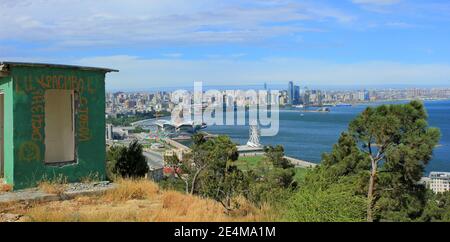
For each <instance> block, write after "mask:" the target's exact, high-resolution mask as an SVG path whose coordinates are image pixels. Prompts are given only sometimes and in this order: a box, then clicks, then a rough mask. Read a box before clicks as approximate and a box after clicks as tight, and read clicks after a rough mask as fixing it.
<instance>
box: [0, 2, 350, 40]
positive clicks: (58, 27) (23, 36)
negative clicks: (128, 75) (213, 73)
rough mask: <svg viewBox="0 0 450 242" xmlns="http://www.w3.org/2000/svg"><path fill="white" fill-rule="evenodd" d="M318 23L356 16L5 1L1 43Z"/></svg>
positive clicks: (223, 36) (326, 11) (216, 5)
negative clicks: (306, 22) (6, 41)
mask: <svg viewBox="0 0 450 242" xmlns="http://www.w3.org/2000/svg"><path fill="white" fill-rule="evenodd" d="M318 20H320V21H323V20H333V21H337V22H349V21H352V20H353V17H352V16H350V15H348V14H346V13H343V12H341V11H339V10H337V9H334V8H331V7H325V6H321V7H316V5H314V4H311V3H308V4H306V3H297V2H296V1H293V0H289V1H287V0H286V1H276V0H272V1H259V0H243V1H237V0H230V1H219V0H191V1H184V0H171V1H166V0H150V1H148V0H147V1H146V0H129V1H126V2H125V1H122V0H108V1H107V0H98V1H90V0H77V1H69V0H34V1H24V0H22V1H20V0H19V1H13V3H12V2H11V1H6V0H0V21H1V22H2V23H7V24H4V25H2V31H0V40H1V39H8V40H14V39H15V40H22V41H23V40H25V41H41V42H42V43H46V44H49V43H52V44H53V45H55V44H56V45H59V46H64V47H65V46H101V45H121V44H124V43H128V44H152V43H166V42H180V43H186V42H190V43H198V42H246V41H257V40H261V39H266V38H270V37H274V36H280V35H285V34H291V33H297V32H303V31H311V30H314V29H309V28H307V27H304V26H303V23H304V22H305V21H318Z"/></svg>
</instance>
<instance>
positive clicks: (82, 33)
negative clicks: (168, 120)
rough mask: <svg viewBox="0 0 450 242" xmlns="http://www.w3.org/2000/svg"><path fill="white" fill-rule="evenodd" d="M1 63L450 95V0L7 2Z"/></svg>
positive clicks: (135, 76)
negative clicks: (424, 89)
mask: <svg viewBox="0 0 450 242" xmlns="http://www.w3.org/2000/svg"><path fill="white" fill-rule="evenodd" d="M0 21H1V22H2V24H1V26H0V30H1V31H0V60H13V61H33V62H52V63H64V64H78V65H93V66H102V67H111V68H117V69H119V70H120V71H121V72H120V73H117V74H115V73H114V74H110V75H109V76H108V89H152V88H160V87H185V86H190V85H192V82H193V81H203V82H204V83H205V85H212V86H215V85H228V86H229V85H244V84H246V85H255V84H262V83H264V82H267V83H268V84H269V85H278V84H284V83H287V81H289V80H294V81H296V82H297V83H300V84H302V85H309V86H339V85H343V86H350V85H357V86H368V87H370V86H374V85H377V86H380V85H386V86H388V85H393V84H396V85H408V86H423V85H428V86H450V85H449V84H450V44H449V43H450V1H448V0H409V1H408V0H328V1H325V0H314V1H311V0H304V1H302V0H240V1H237V0H222V1H218V0H190V1H184V0H129V1H119V0H98V1H89V0H72V1H69V0H17V1H9V0H0Z"/></svg>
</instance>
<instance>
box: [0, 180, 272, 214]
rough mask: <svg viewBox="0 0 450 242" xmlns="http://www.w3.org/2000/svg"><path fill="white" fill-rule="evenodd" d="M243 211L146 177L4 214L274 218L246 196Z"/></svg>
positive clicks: (2, 209) (14, 206)
mask: <svg viewBox="0 0 450 242" xmlns="http://www.w3.org/2000/svg"><path fill="white" fill-rule="evenodd" d="M241 203H242V206H241V207H240V209H239V210H237V211H233V212H232V213H231V214H226V213H225V212H224V209H223V207H222V205H220V204H219V203H218V202H215V201H213V200H209V199H202V198H199V197H196V196H190V195H185V194H183V193H180V192H176V191H166V190H161V189H160V188H159V187H158V185H156V184H155V183H153V182H150V181H146V180H139V181H130V180H123V181H120V182H119V183H118V187H117V188H116V189H114V190H111V191H109V192H107V193H106V194H104V195H102V196H95V197H83V196H82V197H78V198H76V199H73V200H67V201H57V202H50V203H42V204H34V205H29V204H10V205H8V206H5V205H4V206H3V207H0V214H1V213H8V214H15V215H19V216H20V217H21V219H20V221H25V222H27V221H107V222H108V221H131V222H139V221H142V222H146V221H149V222H166V221H167V222H171V221H174V222H175V221H180V222H195V221H207V222H221V221H230V222H234V221H269V220H274V219H275V218H273V217H272V218H271V217H270V215H268V214H269V209H256V208H254V207H253V206H251V205H250V204H249V203H247V202H246V201H245V200H243V199H242V201H241Z"/></svg>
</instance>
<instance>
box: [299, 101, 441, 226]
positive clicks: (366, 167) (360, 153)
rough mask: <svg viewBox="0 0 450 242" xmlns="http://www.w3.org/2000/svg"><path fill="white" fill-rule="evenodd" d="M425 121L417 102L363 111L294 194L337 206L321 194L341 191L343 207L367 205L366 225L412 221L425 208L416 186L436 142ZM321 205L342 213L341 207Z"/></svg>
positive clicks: (437, 134) (436, 135)
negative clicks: (344, 190)
mask: <svg viewBox="0 0 450 242" xmlns="http://www.w3.org/2000/svg"><path fill="white" fill-rule="evenodd" d="M426 119H427V115H426V111H425V108H424V106H423V104H422V103H420V102H417V101H413V102H411V103H409V104H402V105H382V106H379V107H376V108H372V107H369V108H367V109H366V110H365V111H364V112H363V113H361V114H360V115H359V116H357V117H356V118H355V120H353V121H352V122H351V123H350V125H349V129H348V132H344V133H342V135H341V137H340V138H339V141H338V143H337V144H336V145H334V147H333V150H332V152H331V153H329V154H324V155H323V159H322V163H321V165H320V166H318V167H317V168H315V169H314V170H313V171H312V172H311V173H310V174H308V175H307V176H306V177H305V179H304V182H303V183H301V184H300V194H302V193H305V194H307V195H310V196H313V195H318V196H319V197H318V198H322V199H325V198H330V199H336V201H339V198H333V197H332V196H327V195H326V194H329V193H328V191H329V190H330V189H336V186H338V187H339V186H344V187H347V188H349V189H350V190H349V191H347V193H341V194H347V195H348V199H349V201H353V200H355V201H363V200H365V199H367V200H366V201H367V203H366V207H367V208H366V219H367V220H368V221H374V220H375V221H413V220H417V219H418V218H419V217H420V216H421V214H422V211H423V209H424V206H425V203H426V196H425V195H426V190H425V188H424V187H423V186H421V185H419V184H418V181H419V180H420V178H421V177H422V175H423V172H424V168H425V166H426V165H427V163H428V162H429V161H430V159H431V155H432V151H433V149H434V147H435V146H436V145H437V143H438V141H439V137H440V132H439V130H437V129H435V128H429V127H428V124H427V122H426ZM331 191H332V190H331ZM314 192H317V193H319V194H316V193H314ZM322 193H324V194H322ZM311 194H312V195H311ZM298 196H301V195H296V197H298ZM297 200H298V201H301V200H299V199H298V198H297ZM327 204H329V205H336V206H343V207H342V209H343V210H345V208H344V207H345V206H344V204H338V203H334V202H331V201H330V203H327ZM354 204H358V205H361V203H360V202H357V203H354ZM290 207H291V208H292V207H295V206H292V205H291V206H290ZM319 208H325V207H320V206H319V207H317V208H316V209H319ZM326 209H327V210H331V211H333V210H334V209H331V208H329V207H327V208H326ZM336 209H338V207H336ZM358 211H360V210H358ZM291 212H292V211H291ZM297 212H298V213H301V214H304V213H306V212H307V211H297ZM321 212H322V213H325V212H326V211H321ZM347 215H348V216H347V219H349V220H350V221H354V220H359V219H360V217H359V213H358V214H347ZM355 215H358V216H355Z"/></svg>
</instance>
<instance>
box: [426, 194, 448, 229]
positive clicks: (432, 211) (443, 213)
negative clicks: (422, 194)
mask: <svg viewBox="0 0 450 242" xmlns="http://www.w3.org/2000/svg"><path fill="white" fill-rule="evenodd" d="M427 197H428V199H427V204H426V206H425V209H424V211H423V214H422V216H421V218H420V220H422V221H425V222H450V192H445V193H438V194H434V193H432V192H431V191H430V192H429V193H428V194H427Z"/></svg>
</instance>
